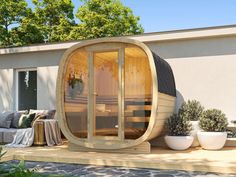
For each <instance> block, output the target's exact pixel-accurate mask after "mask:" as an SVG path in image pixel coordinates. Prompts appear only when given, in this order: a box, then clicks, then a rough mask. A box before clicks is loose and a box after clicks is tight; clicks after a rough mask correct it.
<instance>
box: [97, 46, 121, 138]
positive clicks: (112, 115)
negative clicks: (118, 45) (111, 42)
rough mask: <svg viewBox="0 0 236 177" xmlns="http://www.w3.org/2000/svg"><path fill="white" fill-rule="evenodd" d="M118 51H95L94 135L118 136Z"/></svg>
mask: <svg viewBox="0 0 236 177" xmlns="http://www.w3.org/2000/svg"><path fill="white" fill-rule="evenodd" d="M118 70H119V60H118V51H108V52H94V53H93V101H94V108H93V109H94V120H93V125H94V130H93V136H95V137H98V136H103V137H104V136H108V137H114V136H115V137H117V136H118V124H119V121H118V119H119V114H118V92H119V76H118V73H119V72H118Z"/></svg>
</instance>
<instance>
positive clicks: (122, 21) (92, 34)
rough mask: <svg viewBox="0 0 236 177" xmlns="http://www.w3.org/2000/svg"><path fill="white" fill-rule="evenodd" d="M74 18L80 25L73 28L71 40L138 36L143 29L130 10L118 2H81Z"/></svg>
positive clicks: (88, 0)
mask: <svg viewBox="0 0 236 177" xmlns="http://www.w3.org/2000/svg"><path fill="white" fill-rule="evenodd" d="M82 1H83V2H84V5H82V6H81V7H80V8H79V9H78V12H77V13H76V17H77V18H78V19H79V20H80V22H81V23H79V24H78V26H76V27H74V29H73V32H72V34H71V36H72V37H71V38H75V39H90V38H99V37H109V36H121V35H131V34H139V33H142V32H143V28H142V27H141V25H140V24H139V23H138V22H139V17H137V16H134V15H133V12H132V10H131V9H130V8H128V7H125V6H124V5H123V4H122V3H121V2H120V1H119V0H82Z"/></svg>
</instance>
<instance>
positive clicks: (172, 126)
mask: <svg viewBox="0 0 236 177" xmlns="http://www.w3.org/2000/svg"><path fill="white" fill-rule="evenodd" d="M166 128H167V134H168V135H169V136H188V135H189V134H190V131H191V130H192V125H191V124H190V122H189V121H188V120H187V119H185V118H183V116H182V115H181V114H173V115H171V116H170V117H169V118H168V119H167V122H166Z"/></svg>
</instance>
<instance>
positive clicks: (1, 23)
mask: <svg viewBox="0 0 236 177" xmlns="http://www.w3.org/2000/svg"><path fill="white" fill-rule="evenodd" d="M28 11H29V8H27V3H26V2H25V0H14V1H13V0H0V46H11V45H14V41H13V39H14V37H13V36H14V35H12V33H11V28H12V27H14V25H16V26H17V25H18V24H19V23H20V22H21V20H22V19H23V18H24V17H25V16H26V14H27V13H28Z"/></svg>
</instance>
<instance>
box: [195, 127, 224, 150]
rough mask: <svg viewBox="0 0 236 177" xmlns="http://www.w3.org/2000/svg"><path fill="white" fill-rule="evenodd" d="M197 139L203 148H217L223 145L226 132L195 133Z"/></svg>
mask: <svg viewBox="0 0 236 177" xmlns="http://www.w3.org/2000/svg"><path fill="white" fill-rule="evenodd" d="M197 136H198V140H199V143H200V145H201V146H202V148H203V149H208V150H218V149H221V148H223V147H224V145H225V142H226V139H227V132H202V131H199V132H198V133H197Z"/></svg>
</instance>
